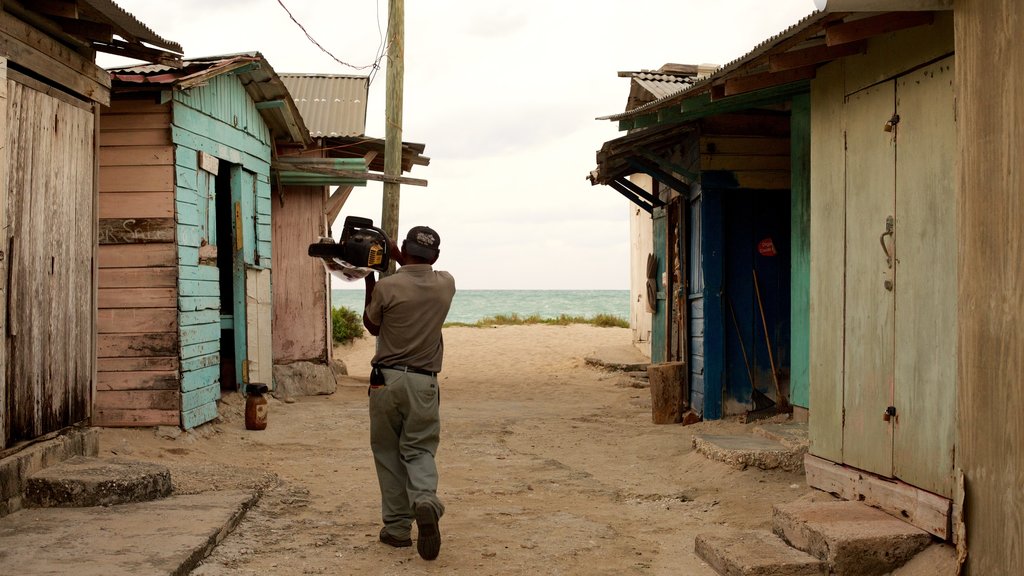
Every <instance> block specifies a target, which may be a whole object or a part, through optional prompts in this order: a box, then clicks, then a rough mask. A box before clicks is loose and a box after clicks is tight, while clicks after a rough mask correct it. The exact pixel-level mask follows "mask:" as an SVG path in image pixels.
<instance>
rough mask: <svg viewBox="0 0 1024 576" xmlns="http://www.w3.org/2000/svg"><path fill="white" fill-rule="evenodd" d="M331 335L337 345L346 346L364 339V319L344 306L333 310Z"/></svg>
mask: <svg viewBox="0 0 1024 576" xmlns="http://www.w3.org/2000/svg"><path fill="white" fill-rule="evenodd" d="M331 335H332V337H333V338H334V342H335V344H345V343H347V342H351V341H352V340H355V339H356V338H362V337H363V317H362V316H360V314H359V313H358V312H356V311H355V310H352V309H351V308H346V307H344V306H342V307H340V308H332V309H331Z"/></svg>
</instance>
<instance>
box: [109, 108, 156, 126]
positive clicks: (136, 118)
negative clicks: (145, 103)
mask: <svg viewBox="0 0 1024 576" xmlns="http://www.w3.org/2000/svg"><path fill="white" fill-rule="evenodd" d="M170 123H171V112H170V110H166V111H159V112H157V113H155V114H107V115H104V116H103V129H104V130H159V129H166V128H167V126H169V125H170Z"/></svg>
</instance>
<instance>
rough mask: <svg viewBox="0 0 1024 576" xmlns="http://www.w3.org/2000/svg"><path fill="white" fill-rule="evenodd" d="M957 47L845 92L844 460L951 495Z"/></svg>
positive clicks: (954, 320)
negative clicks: (948, 54) (942, 57)
mask: <svg viewBox="0 0 1024 576" xmlns="http://www.w3.org/2000/svg"><path fill="white" fill-rule="evenodd" d="M952 80H953V70H952V58H948V59H945V60H943V61H940V62H938V63H935V64H932V65H930V66H928V67H925V68H922V69H919V70H917V71H915V72H912V73H910V74H908V75H906V76H903V77H901V78H899V79H897V80H893V81H889V82H885V83H882V84H878V85H875V86H872V87H870V88H867V89H865V90H862V91H860V92H857V93H855V94H852V95H850V96H849V97H848V98H847V102H846V111H845V112H846V148H847V154H846V162H847V164H846V214H847V216H846V253H845V258H846V320H845V328H844V336H845V351H846V353H845V360H844V372H845V385H844V398H843V400H844V403H843V461H844V462H845V463H847V464H850V465H852V466H856V467H857V468H861V469H864V470H868V471H870V472H875V473H877V474H880V475H883V476H889V477H896V478H900V479H901V480H904V481H905V482H907V483H909V484H912V485H914V486H918V487H920V488H924V489H926V490H929V491H932V492H936V493H938V494H942V495H945V496H949V495H950V494H951V481H952V469H953V434H954V410H955V391H956V388H955V371H956V342H955V335H956V233H955V229H956V228H955V227H956V217H955V212H954V205H955V202H954V192H955V188H954V182H953V170H954V161H955V160H954V146H955V142H956V138H955V119H954V116H953V86H952Z"/></svg>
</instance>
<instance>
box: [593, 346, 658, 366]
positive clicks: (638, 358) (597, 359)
mask: <svg viewBox="0 0 1024 576" xmlns="http://www.w3.org/2000/svg"><path fill="white" fill-rule="evenodd" d="M583 360H584V361H585V362H586V363H587V364H590V365H591V366H598V367H601V368H607V369H609V370H621V371H623V372H633V371H638V370H644V371H646V370H647V366H648V364H650V363H651V359H650V358H648V357H647V356H644V354H643V352H641V351H640V350H639V349H638V348H637V347H636V346H633V345H630V344H624V345H622V346H606V347H604V348H598V349H597V350H595V351H594V352H593V353H591V354H589V355H588V356H586V357H584V359H583Z"/></svg>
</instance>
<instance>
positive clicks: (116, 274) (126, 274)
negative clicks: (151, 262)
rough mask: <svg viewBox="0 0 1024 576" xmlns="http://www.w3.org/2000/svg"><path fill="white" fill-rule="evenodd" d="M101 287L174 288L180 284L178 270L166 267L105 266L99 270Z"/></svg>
mask: <svg viewBox="0 0 1024 576" xmlns="http://www.w3.org/2000/svg"><path fill="white" fill-rule="evenodd" d="M99 281H100V288H173V287H174V286H177V284H178V270H177V268H173V267H170V266H168V267H164V268H103V269H101V270H100V271H99Z"/></svg>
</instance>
